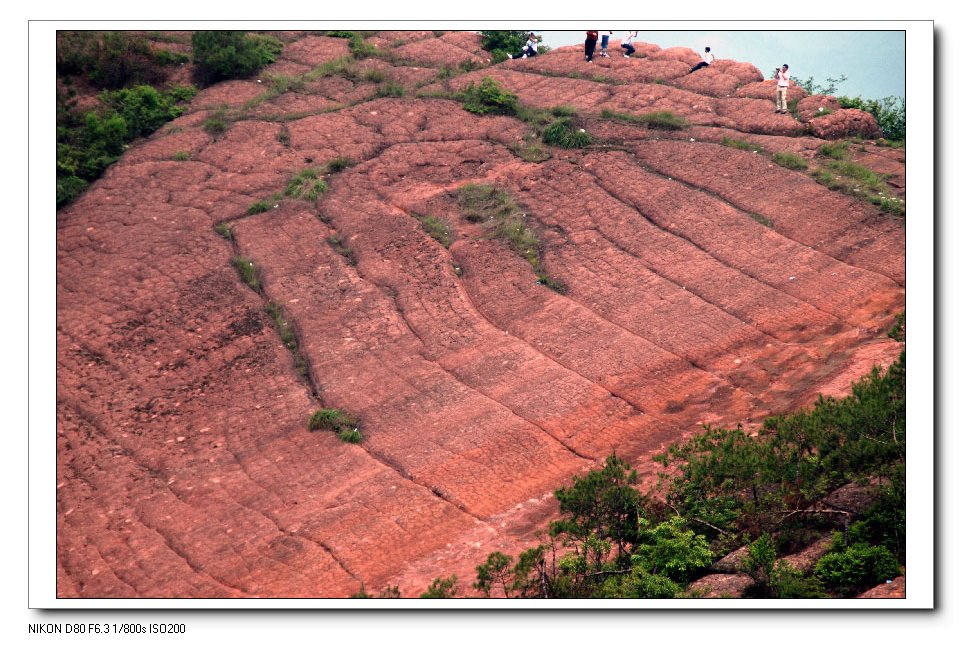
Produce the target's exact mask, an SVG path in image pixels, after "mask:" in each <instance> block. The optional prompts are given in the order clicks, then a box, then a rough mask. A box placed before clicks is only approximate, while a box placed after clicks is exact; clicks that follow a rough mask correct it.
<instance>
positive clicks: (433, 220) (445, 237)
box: [414, 214, 452, 248]
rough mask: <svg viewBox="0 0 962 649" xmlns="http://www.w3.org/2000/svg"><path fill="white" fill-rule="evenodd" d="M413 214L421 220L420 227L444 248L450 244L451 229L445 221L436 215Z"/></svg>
mask: <svg viewBox="0 0 962 649" xmlns="http://www.w3.org/2000/svg"><path fill="white" fill-rule="evenodd" d="M414 216H415V217H416V218H417V219H418V221H420V222H421V227H422V228H423V229H424V231H425V232H427V233H428V235H429V236H430V237H431V238H432V239H434V240H435V241H437V242H438V243H440V244H441V245H442V246H444V247H445V248H447V247H448V246H450V245H451V241H452V238H451V229H450V228H449V227H448V224H447V223H445V222H444V221H442V220H441V219H439V218H437V217H436V216H418V215H417V214H415V215H414Z"/></svg>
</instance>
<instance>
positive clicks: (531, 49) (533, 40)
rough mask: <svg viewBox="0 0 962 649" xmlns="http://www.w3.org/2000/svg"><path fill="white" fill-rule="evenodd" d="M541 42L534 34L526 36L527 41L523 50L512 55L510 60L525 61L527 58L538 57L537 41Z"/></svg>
mask: <svg viewBox="0 0 962 649" xmlns="http://www.w3.org/2000/svg"><path fill="white" fill-rule="evenodd" d="M540 40H541V37H540V36H536V35H535V33H534V32H531V33H530V34H528V41H527V42H526V43H525V44H524V48H522V50H521V51H520V52H518V53H517V54H512V55H511V58H512V59H526V58H528V57H529V56H538V41H540Z"/></svg>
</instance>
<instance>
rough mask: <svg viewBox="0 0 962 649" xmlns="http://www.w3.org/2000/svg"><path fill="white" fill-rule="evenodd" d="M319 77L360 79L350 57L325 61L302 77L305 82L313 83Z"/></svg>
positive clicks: (358, 72)
mask: <svg viewBox="0 0 962 649" xmlns="http://www.w3.org/2000/svg"><path fill="white" fill-rule="evenodd" d="M321 77H344V78H345V79H350V80H352V81H356V80H357V79H359V78H360V77H361V73H360V71H359V70H358V69H357V65H355V63H354V59H353V58H352V57H350V56H342V57H341V58H338V59H332V60H330V61H326V62H324V63H322V64H321V65H319V66H317V67H316V68H314V69H313V70H311V71H310V72H308V73H307V74H305V75H304V78H305V79H306V80H307V81H315V80H317V79H320V78H321Z"/></svg>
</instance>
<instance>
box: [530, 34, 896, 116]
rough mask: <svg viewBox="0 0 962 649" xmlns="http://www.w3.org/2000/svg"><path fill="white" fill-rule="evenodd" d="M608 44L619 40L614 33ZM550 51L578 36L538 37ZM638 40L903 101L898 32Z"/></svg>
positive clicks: (852, 92) (651, 36)
mask: <svg viewBox="0 0 962 649" xmlns="http://www.w3.org/2000/svg"><path fill="white" fill-rule="evenodd" d="M614 32H615V33H614V36H612V38H613V39H620V38H621V37H622V36H624V34H625V32H624V31H623V30H614ZM538 33H539V34H542V35H543V37H544V44H545V45H548V46H550V47H560V46H562V45H577V44H579V43H584V40H585V33H584V32H583V31H545V32H538ZM638 40H640V41H644V42H647V43H654V44H655V45H658V46H659V47H662V48H668V47H675V46H683V47H690V48H692V49H693V50H695V51H697V52H701V51H702V50H704V48H705V46H706V45H708V46H710V47H711V48H712V53H713V54H715V56H716V57H718V58H720V59H735V60H738V61H745V62H748V63H752V64H754V65H755V66H756V67H757V68H758V69H759V70H761V72H762V74H764V75H765V77H766V78H771V75H772V72H773V71H774V69H775V66H781V65H782V64H783V63H788V66H789V72H790V73H791V74H792V77H793V78H795V79H801V80H804V79H807V78H808V77H814V78H815V82H816V83H820V84H822V83H824V81H825V80H826V79H827V78H829V77H833V78H837V77H839V76H840V75H843V74H844V75H845V76H846V77H848V80H847V81H845V82H844V83H843V84H841V85H839V88H838V90H837V91H836V93H835V94H837V95H848V96H853V97H854V96H861V97H863V98H866V99H880V98H882V97H887V96H890V95H897V96H899V97H904V96H905V33H904V32H901V31H734V30H732V31H721V30H718V31H641V30H639V31H638Z"/></svg>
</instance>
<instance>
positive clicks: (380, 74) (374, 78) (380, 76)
mask: <svg viewBox="0 0 962 649" xmlns="http://www.w3.org/2000/svg"><path fill="white" fill-rule="evenodd" d="M364 80H365V81H370V82H371V83H381V82H382V81H384V71H383V70H373V69H372V70H368V71H367V72H365V73H364Z"/></svg>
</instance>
